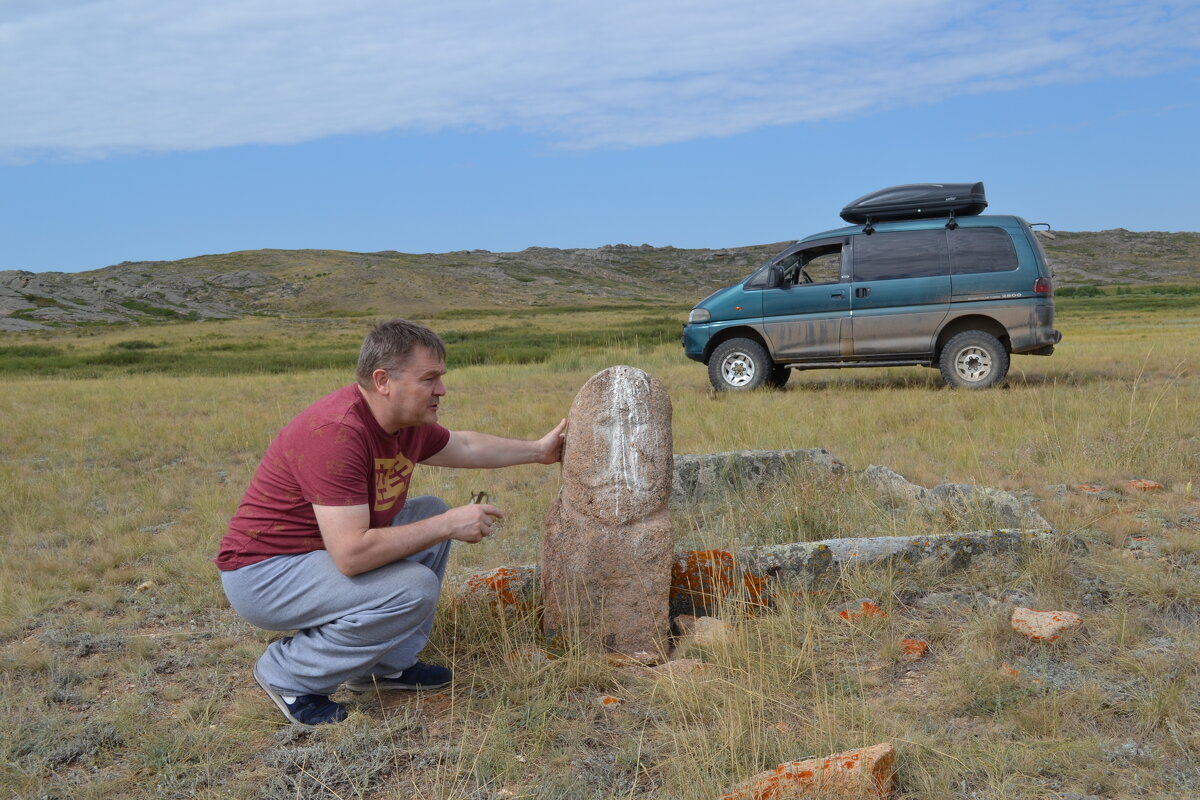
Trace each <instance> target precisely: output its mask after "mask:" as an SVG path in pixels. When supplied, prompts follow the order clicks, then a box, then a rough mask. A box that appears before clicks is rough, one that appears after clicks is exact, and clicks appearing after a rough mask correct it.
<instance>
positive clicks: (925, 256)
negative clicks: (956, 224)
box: [853, 229, 950, 281]
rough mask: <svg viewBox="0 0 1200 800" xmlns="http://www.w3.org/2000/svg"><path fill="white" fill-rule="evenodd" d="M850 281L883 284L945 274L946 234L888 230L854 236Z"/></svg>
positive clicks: (948, 267) (947, 265) (948, 269)
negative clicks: (898, 279)
mask: <svg viewBox="0 0 1200 800" xmlns="http://www.w3.org/2000/svg"><path fill="white" fill-rule="evenodd" d="M853 246H854V279H855V280H856V281H885V280H892V279H894V278H925V277H930V276H934V275H949V274H950V265H949V259H948V258H947V255H946V231H945V230H941V229H939V230H929V231H891V232H887V233H873V234H871V235H870V236H865V235H864V236H855V237H854V245H853Z"/></svg>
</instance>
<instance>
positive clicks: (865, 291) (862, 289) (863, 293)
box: [854, 286, 871, 297]
mask: <svg viewBox="0 0 1200 800" xmlns="http://www.w3.org/2000/svg"><path fill="white" fill-rule="evenodd" d="M870 294H871V288H870V287H869V286H859V287H858V288H857V289H855V290H854V296H855V297H867V296H869V295H870Z"/></svg>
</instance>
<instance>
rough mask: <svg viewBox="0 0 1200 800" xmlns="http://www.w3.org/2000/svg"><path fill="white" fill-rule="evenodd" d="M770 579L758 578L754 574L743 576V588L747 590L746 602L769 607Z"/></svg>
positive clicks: (764, 576) (763, 576) (765, 577)
mask: <svg viewBox="0 0 1200 800" xmlns="http://www.w3.org/2000/svg"><path fill="white" fill-rule="evenodd" d="M769 580H770V578H769V577H768V576H766V575H762V576H758V575H754V574H752V573H749V572H747V573H745V574H743V575H742V588H744V589H745V590H746V601H747V602H749V603H751V604H753V605H756V606H765V605H767V581H769Z"/></svg>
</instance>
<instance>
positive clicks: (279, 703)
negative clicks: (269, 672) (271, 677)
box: [253, 661, 313, 728]
mask: <svg viewBox="0 0 1200 800" xmlns="http://www.w3.org/2000/svg"><path fill="white" fill-rule="evenodd" d="M253 673H254V681H255V683H257V684H258V685H259V686H261V687H262V690H263V691H264V692H266V693H267V697H269V698H271V702H273V703H274V704H275V707H276V708H278V709H279V710H280V712H282V713H283V716H284V717H286V718H287V719H288V721H289V722H291V723H292V724H293V725H303V726H304V727H305V728H311V727H313V726H312V725H309V724H308V723H307V722H301V721H300V720H298V719H296V718H295V717H293V716H292V712H291V711H289V710H288V707H287V703H285V702H283V697H282V696H281V695H280V694H279V692H277V691H275V690H274V689H272V688H271V687H270V685H268V684H267V682H266V681H265V680H263V676H262V675H260V674H259V672H258V662H257V661H256V662H254V670H253Z"/></svg>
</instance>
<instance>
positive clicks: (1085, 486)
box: [1075, 483, 1104, 494]
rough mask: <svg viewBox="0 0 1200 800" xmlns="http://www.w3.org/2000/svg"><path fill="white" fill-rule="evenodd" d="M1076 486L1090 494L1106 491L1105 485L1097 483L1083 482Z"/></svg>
mask: <svg viewBox="0 0 1200 800" xmlns="http://www.w3.org/2000/svg"><path fill="white" fill-rule="evenodd" d="M1075 488H1076V489H1078V490H1079V491H1081V492H1087V493H1088V494H1100V492H1103V491H1104V487H1103V486H1101V485H1100V484H1097V483H1081V484H1079V485H1078V486H1076V487H1075Z"/></svg>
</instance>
